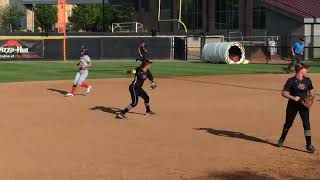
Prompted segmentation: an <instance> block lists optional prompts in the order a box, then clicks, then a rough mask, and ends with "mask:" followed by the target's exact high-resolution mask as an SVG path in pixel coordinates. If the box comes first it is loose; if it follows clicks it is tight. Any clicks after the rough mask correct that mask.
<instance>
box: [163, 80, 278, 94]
mask: <svg viewBox="0 0 320 180" xmlns="http://www.w3.org/2000/svg"><path fill="white" fill-rule="evenodd" d="M169 79H174V80H178V81H187V82H193V83H201V84H211V85H215V86H225V87H234V88H242V89H253V90H262V91H273V92H281V91H282V90H281V89H271V88H259V87H249V86H242V85H237V84H228V83H219V82H208V81H201V80H192V79H182V78H169Z"/></svg>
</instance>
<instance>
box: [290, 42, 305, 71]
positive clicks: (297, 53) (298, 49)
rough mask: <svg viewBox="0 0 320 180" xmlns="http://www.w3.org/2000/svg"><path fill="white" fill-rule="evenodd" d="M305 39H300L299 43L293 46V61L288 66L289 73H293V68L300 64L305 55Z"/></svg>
mask: <svg viewBox="0 0 320 180" xmlns="http://www.w3.org/2000/svg"><path fill="white" fill-rule="evenodd" d="M304 48H305V44H304V38H300V39H299V41H297V42H296V43H294V44H293V46H292V47H291V54H292V61H291V63H290V64H289V66H288V72H292V70H293V69H292V68H293V66H294V65H295V64H299V63H301V61H302V58H303V53H304Z"/></svg>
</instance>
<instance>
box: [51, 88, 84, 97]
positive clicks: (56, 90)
mask: <svg viewBox="0 0 320 180" xmlns="http://www.w3.org/2000/svg"><path fill="white" fill-rule="evenodd" d="M47 90H48V91H52V92H56V93H59V94H61V95H64V96H65V95H66V94H67V93H69V92H68V91H65V90H60V89H52V88H48V89H47ZM75 96H86V95H85V94H75Z"/></svg>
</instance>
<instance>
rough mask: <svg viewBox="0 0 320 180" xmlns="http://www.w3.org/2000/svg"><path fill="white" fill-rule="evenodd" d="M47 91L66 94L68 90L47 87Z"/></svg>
mask: <svg viewBox="0 0 320 180" xmlns="http://www.w3.org/2000/svg"><path fill="white" fill-rule="evenodd" d="M48 91H53V92H57V93H59V94H62V95H66V94H67V93H68V91H64V90H60V89H53V88H48Z"/></svg>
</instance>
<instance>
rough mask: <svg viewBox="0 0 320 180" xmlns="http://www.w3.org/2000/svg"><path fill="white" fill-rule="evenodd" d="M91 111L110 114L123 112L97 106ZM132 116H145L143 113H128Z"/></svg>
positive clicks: (117, 109)
mask: <svg viewBox="0 0 320 180" xmlns="http://www.w3.org/2000/svg"><path fill="white" fill-rule="evenodd" d="M89 109H90V110H93V111H97V110H100V111H102V112H106V113H110V114H117V113H119V112H121V111H122V110H121V109H119V108H115V107H105V106H95V107H93V108H89ZM128 113H130V114H138V115H145V114H143V113H137V112H128Z"/></svg>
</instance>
